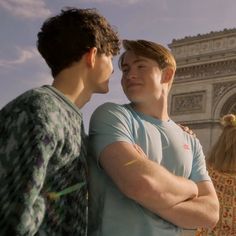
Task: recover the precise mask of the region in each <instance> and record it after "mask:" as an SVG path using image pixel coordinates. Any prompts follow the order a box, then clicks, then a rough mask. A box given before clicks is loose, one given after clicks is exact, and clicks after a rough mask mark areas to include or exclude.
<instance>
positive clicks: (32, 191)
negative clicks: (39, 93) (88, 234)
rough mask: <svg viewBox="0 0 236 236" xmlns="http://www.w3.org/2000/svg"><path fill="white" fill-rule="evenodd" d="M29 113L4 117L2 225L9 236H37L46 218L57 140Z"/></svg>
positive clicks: (0, 141)
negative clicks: (47, 183) (46, 193)
mask: <svg viewBox="0 0 236 236" xmlns="http://www.w3.org/2000/svg"><path fill="white" fill-rule="evenodd" d="M29 110H30V111H29ZM29 110H27V111H25V110H23V109H19V108H17V107H16V108H15V109H11V110H10V113H8V115H6V116H4V114H3V113H4V112H3V111H2V114H1V116H0V122H1V123H2V122H4V125H0V132H1V137H0V217H1V222H0V223H1V224H0V225H1V232H5V233H6V234H9V235H34V234H35V233H36V232H37V231H38V229H39V227H40V225H41V223H42V220H43V217H44V214H45V202H44V196H42V195H41V193H40V192H41V189H42V186H43V183H44V179H45V175H46V171H47V165H48V161H49V159H50V157H51V155H52V153H53V151H54V148H55V143H54V141H55V140H54V137H53V135H52V132H50V131H49V130H47V129H45V126H44V124H43V123H42V122H37V119H36V118H35V117H34V116H31V115H30V113H31V114H37V113H36V111H34V110H33V108H31V109H29ZM9 114H11V115H9ZM3 234H4V233H3Z"/></svg>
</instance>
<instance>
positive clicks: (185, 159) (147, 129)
mask: <svg viewBox="0 0 236 236" xmlns="http://www.w3.org/2000/svg"><path fill="white" fill-rule="evenodd" d="M135 139H136V140H135V141H136V143H137V144H139V145H140V146H141V147H142V149H143V151H144V152H145V153H146V155H147V156H148V157H149V159H151V160H152V161H155V162H157V163H159V164H161V165H162V166H164V167H166V168H167V169H168V170H169V171H171V172H172V173H174V174H176V175H179V176H184V177H187V178H188V177H189V176H190V173H191V169H192V162H193V152H192V150H191V144H190V143H189V141H188V140H187V139H186V138H185V135H184V134H183V132H182V131H181V130H179V128H178V127H175V126H174V127H173V126H165V127H161V126H156V125H153V124H151V123H148V122H142V124H139V129H138V130H137V133H136V135H135Z"/></svg>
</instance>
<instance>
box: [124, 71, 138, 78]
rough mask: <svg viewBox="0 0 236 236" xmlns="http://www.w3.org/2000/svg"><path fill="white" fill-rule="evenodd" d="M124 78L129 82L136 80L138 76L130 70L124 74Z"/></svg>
mask: <svg viewBox="0 0 236 236" xmlns="http://www.w3.org/2000/svg"><path fill="white" fill-rule="evenodd" d="M124 77H125V78H126V79H128V80H132V79H136V77H137V75H136V72H135V70H134V69H130V70H129V71H127V72H126V73H125V74H124Z"/></svg>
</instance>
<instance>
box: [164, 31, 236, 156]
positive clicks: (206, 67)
mask: <svg viewBox="0 0 236 236" xmlns="http://www.w3.org/2000/svg"><path fill="white" fill-rule="evenodd" d="M168 46H169V48H170V49H171V51H172V53H173V54H174V56H175V58H176V61H177V71H176V75H175V80H174V83H173V87H172V90H171V93H170V99H169V108H170V114H171V117H172V119H173V120H174V121H176V122H178V123H182V124H185V125H187V126H189V127H190V128H191V129H193V130H194V132H195V133H196V134H197V137H198V138H199V139H200V141H201V144H202V145H203V149H204V152H205V153H207V151H208V150H209V149H210V148H211V146H212V145H213V144H214V142H215V141H216V139H217V138H218V136H219V133H220V125H219V118H220V117H221V116H222V115H224V114H227V113H236V28H234V29H224V30H223V31H218V32H210V33H208V34H202V35H200V34H199V35H197V36H190V37H185V38H183V39H178V40H175V39H174V40H173V41H172V43H171V44H169V45H168Z"/></svg>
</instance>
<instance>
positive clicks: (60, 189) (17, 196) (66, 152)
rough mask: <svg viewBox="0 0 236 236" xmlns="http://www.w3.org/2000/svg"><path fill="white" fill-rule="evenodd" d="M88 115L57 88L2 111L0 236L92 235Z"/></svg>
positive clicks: (27, 95) (32, 94)
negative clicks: (85, 120) (89, 227)
mask: <svg viewBox="0 0 236 236" xmlns="http://www.w3.org/2000/svg"><path fill="white" fill-rule="evenodd" d="M85 139H86V137H85V133H84V129H83V122H82V114H81V112H80V110H79V109H78V108H77V107H76V106H75V105H74V104H73V103H71V102H70V101H69V100H68V99H67V98H66V97H65V96H63V94H61V93H60V92H59V91H57V90H56V89H55V88H53V87H51V86H43V87H41V88H37V89H33V90H29V91H27V92H26V93H24V94H22V95H20V96H19V97H17V98H16V99H15V100H13V101H12V102H10V103H9V104H7V105H6V106H5V107H4V108H3V109H2V110H1V111H0V235H50V236H53V235H57V236H58V235H68V236H69V235H77V236H79V235H86V224H87V164H86V160H85V158H86V147H85V145H86V143H85V142H86V140H85Z"/></svg>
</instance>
